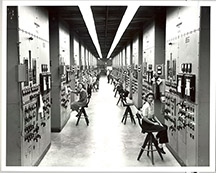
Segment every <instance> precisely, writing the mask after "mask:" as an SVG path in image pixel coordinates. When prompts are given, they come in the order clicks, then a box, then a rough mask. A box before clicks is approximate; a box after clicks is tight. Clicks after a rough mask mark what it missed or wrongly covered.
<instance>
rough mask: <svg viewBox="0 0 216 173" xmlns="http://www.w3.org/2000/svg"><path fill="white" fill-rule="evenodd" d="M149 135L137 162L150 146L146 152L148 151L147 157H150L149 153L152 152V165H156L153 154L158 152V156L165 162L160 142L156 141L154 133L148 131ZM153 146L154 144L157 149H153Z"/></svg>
mask: <svg viewBox="0 0 216 173" xmlns="http://www.w3.org/2000/svg"><path fill="white" fill-rule="evenodd" d="M147 133H148V134H147V136H146V138H145V141H144V143H143V145H142V148H141V150H140V153H139V155H138V158H137V160H139V159H140V157H141V156H142V153H143V151H144V150H145V147H146V146H147V145H148V149H146V150H145V151H147V156H149V152H151V161H152V165H154V155H153V152H154V151H157V152H158V154H159V155H160V157H161V160H163V156H162V154H161V152H160V149H159V147H158V142H157V140H156V139H155V137H154V135H153V134H152V133H153V131H148V132H147ZM153 144H154V147H155V149H153Z"/></svg>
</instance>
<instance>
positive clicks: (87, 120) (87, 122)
mask: <svg viewBox="0 0 216 173" xmlns="http://www.w3.org/2000/svg"><path fill="white" fill-rule="evenodd" d="M85 107H87V105H86V106H83V107H81V109H80V110H79V113H78V119H77V122H76V126H77V125H78V124H79V120H80V118H81V116H82V114H83V115H84V117H85V121H86V124H87V126H88V125H89V119H88V116H87V114H86V111H85Z"/></svg>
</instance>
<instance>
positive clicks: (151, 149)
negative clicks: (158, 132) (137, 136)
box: [149, 134, 154, 165]
mask: <svg viewBox="0 0 216 173" xmlns="http://www.w3.org/2000/svg"><path fill="white" fill-rule="evenodd" d="M152 138H154V136H153V135H152V134H151V136H150V142H149V143H150V151H151V161H152V165H154V154H153V152H154V151H153V146H152Z"/></svg>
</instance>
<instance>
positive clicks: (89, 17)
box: [79, 4, 102, 57]
mask: <svg viewBox="0 0 216 173" xmlns="http://www.w3.org/2000/svg"><path fill="white" fill-rule="evenodd" d="M79 9H80V11H81V13H82V16H83V19H84V21H85V24H86V26H87V28H88V31H89V34H90V36H91V38H92V40H93V43H94V45H95V47H96V49H97V52H98V55H99V56H100V57H102V54H101V49H100V45H99V41H98V37H97V33H96V28H95V23H94V18H93V14H92V11H91V7H90V5H86V4H81V5H79Z"/></svg>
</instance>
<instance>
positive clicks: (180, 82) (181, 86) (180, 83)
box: [177, 74, 185, 98]
mask: <svg viewBox="0 0 216 173" xmlns="http://www.w3.org/2000/svg"><path fill="white" fill-rule="evenodd" d="M184 82H185V80H184V74H178V75H177V94H178V95H179V96H180V97H181V98H184V94H185V93H184V92H185V83H184Z"/></svg>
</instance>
